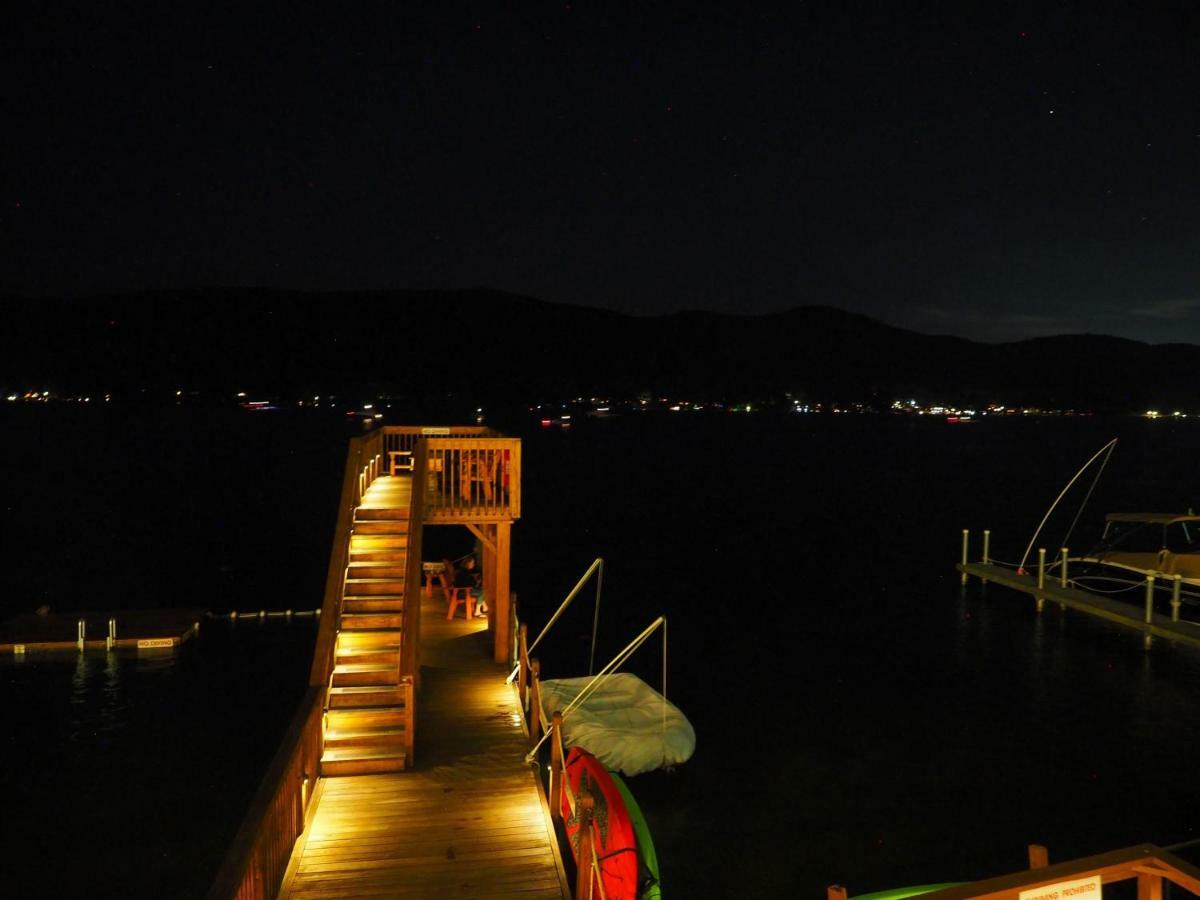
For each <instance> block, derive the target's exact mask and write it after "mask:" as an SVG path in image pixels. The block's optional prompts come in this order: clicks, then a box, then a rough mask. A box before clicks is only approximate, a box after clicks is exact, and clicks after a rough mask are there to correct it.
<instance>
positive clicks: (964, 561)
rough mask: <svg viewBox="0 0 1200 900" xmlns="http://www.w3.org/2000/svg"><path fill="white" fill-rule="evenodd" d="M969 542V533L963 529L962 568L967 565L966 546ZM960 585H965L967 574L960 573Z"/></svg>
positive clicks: (968, 530)
mask: <svg viewBox="0 0 1200 900" xmlns="http://www.w3.org/2000/svg"><path fill="white" fill-rule="evenodd" d="M970 540H971V531H970V529H968V528H964V529H963V543H962V564H963V565H964V566H966V564H967V545H968V544H969V543H970ZM962 583H963V584H966V583H967V573H966V572H965V571H964V572H963V573H962Z"/></svg>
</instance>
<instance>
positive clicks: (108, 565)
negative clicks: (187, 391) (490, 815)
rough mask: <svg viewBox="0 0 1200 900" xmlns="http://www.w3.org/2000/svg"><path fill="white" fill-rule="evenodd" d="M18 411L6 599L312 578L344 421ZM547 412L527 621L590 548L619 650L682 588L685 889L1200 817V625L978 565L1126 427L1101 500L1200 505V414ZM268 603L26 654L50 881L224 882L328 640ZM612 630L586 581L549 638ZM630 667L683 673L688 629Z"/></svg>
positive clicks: (53, 885)
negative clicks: (555, 422)
mask: <svg viewBox="0 0 1200 900" xmlns="http://www.w3.org/2000/svg"><path fill="white" fill-rule="evenodd" d="M4 415H5V417H4V418H3V419H0V426H2V427H3V438H4V440H3V442H2V444H3V450H2V451H0V452H3V454H4V459H3V462H4V467H3V478H4V481H3V482H2V484H3V488H4V491H3V494H2V495H0V512H2V514H3V518H2V524H3V529H4V530H3V544H2V547H0V554H2V558H0V563H2V566H0V609H2V610H3V611H4V612H5V613H6V614H7V613H11V612H16V611H22V610H26V609H29V608H32V607H33V606H36V605H38V604H39V603H43V602H47V603H50V604H51V605H52V606H53V607H56V608H62V609H65V608H71V607H85V606H91V607H97V608H99V607H105V606H112V605H123V606H138V605H145V606H150V605H180V606H191V605H205V606H211V607H214V608H218V609H228V608H230V607H237V608H239V609H256V608H260V607H263V606H265V607H268V608H283V607H288V606H290V607H293V608H297V609H300V608H312V607H314V606H316V605H318V604H319V601H320V594H321V590H322V587H323V578H324V568H325V565H326V561H327V558H328V550H329V548H328V542H329V538H330V535H331V534H332V530H333V513H334V505H335V503H336V496H337V491H338V489H339V487H340V475H341V465H342V461H343V457H344V449H345V444H344V441H345V437H346V435H347V432H345V430H344V426H343V425H342V423H340V422H338V421H336V420H332V419H322V418H318V417H315V416H310V417H300V416H282V415H281V416H279V417H271V416H265V417H258V418H256V417H253V416H249V415H238V414H233V413H197V412H194V411H186V410H181V411H178V414H177V415H168V416H161V415H155V416H153V417H150V416H147V417H145V418H144V419H141V420H131V419H130V417H129V416H127V415H120V416H118V415H116V414H113V413H104V414H89V415H86V416H84V415H76V416H73V417H67V416H62V415H57V416H56V415H55V414H54V413H53V411H51V410H38V411H36V414H33V413H30V414H26V413H22V414H20V415H16V414H11V413H9V414H4ZM523 436H524V437H525V448H524V478H523V484H524V488H525V507H524V516H523V519H522V520H521V522H520V523H518V525H517V526H516V527H515V529H514V549H513V553H514V573H513V587H514V590H516V591H517V592H518V594H519V596H520V605H521V611H522V616H523V617H524V618H525V619H526V620H528V621H529V622H530V624H531V628H532V629H533V630H534V631H536V630H538V629H540V626H541V625H542V624H543V623H544V621H545V620H546V619H547V618H548V617H549V615H550V613H551V612H552V611H553V609H554V608H555V607H556V606H557V604H558V602H559V601H560V600H561V598H562V597H563V596H564V595H565V594H566V593H567V591H568V590H569V589H570V587H571V586H572V585H573V584H574V582H575V580H576V579H577V578H578V576H579V575H580V574H581V573H582V572H583V570H584V569H585V568H586V567H587V565H588V564H589V563H590V562H591V560H592V559H593V558H595V557H596V556H603V557H604V558H605V560H606V570H605V579H604V600H603V610H602V613H601V624H600V633H601V651H600V653H599V654H598V655H599V656H600V657H601V658H603V659H607V657H608V656H609V655H611V654H612V653H613V652H615V651H616V650H617V649H619V648H620V647H621V646H623V645H624V644H625V643H626V642H627V641H628V640H629V639H630V638H632V637H633V636H634V635H635V634H636V633H637V632H638V631H640V630H641V629H642V628H643V627H644V626H645V625H646V624H648V623H649V622H650V621H651V620H652V619H653V618H654V617H655V616H657V615H658V614H659V613H665V614H666V615H667V616H668V617H669V620H670V649H669V677H670V683H669V685H668V693H669V694H670V696H671V698H672V699H673V700H674V701H675V702H676V703H677V704H678V705H679V706H680V707H681V708H682V709H683V710H684V711H685V712H686V713H687V714H688V716H689V717H690V718H691V720H692V722H693V724H694V725H695V727H696V731H697V741H698V742H697V751H696V755H695V757H694V759H693V760H692V761H691V762H690V763H688V764H687V765H686V766H684V767H682V768H681V769H680V771H679V772H678V773H676V774H674V775H666V774H662V773H655V774H652V775H646V776H640V777H638V778H636V779H633V780H632V783H631V787H632V789H633V791H634V793H635V794H636V795H637V796H638V797H639V799H640V800H641V802H642V804H643V806H644V808H645V811H646V813H647V817H648V818H649V820H650V823H651V827H652V830H653V832H654V835H655V838H656V843H657V845H658V850H659V857H660V860H661V861H662V868H663V880H664V885H665V888H666V890H667V893H668V896H674V897H712V896H729V897H741V896H801V895H802V896H814V895H815V896H819V895H820V892H822V891H823V890H824V888H825V886H826V885H827V884H830V883H834V882H841V883H845V884H847V885H848V886H849V887H850V890H851V892H852V893H861V892H865V891H868V890H877V889H882V888H885V887H891V886H896V885H900V884H911V883H916V882H927V881H941V880H957V879H974V878H979V877H984V876H987V875H991V874H996V873H999V872H1004V871H1010V870H1013V869H1017V868H1021V867H1022V866H1023V865H1024V862H1025V845H1026V844H1028V843H1031V842H1038V843H1043V844H1046V845H1047V846H1048V847H1049V848H1050V851H1051V858H1052V859H1064V858H1068V857H1070V856H1077V855H1082V854H1087V853H1092V852H1097V851H1102V850H1107V849H1112V848H1115V847H1118V846H1123V845H1127V844H1132V843H1137V842H1140V841H1154V842H1159V843H1164V844H1169V843H1172V842H1176V841H1181V840H1185V839H1188V838H1190V837H1194V836H1196V834H1197V822H1196V821H1195V819H1196V817H1195V814H1194V813H1193V812H1192V809H1193V807H1194V805H1195V804H1194V802H1193V801H1194V798H1193V790H1192V787H1191V770H1192V768H1193V766H1192V763H1191V755H1192V746H1191V741H1190V738H1191V737H1192V734H1191V732H1192V723H1193V722H1195V721H1197V715H1196V714H1197V712H1198V709H1197V706H1198V704H1197V701H1196V688H1197V687H1198V686H1200V679H1198V676H1200V653H1197V652H1196V651H1193V650H1189V649H1187V648H1183V647H1173V646H1171V645H1169V644H1167V643H1166V642H1159V643H1158V644H1156V645H1155V647H1154V649H1153V650H1152V651H1151V652H1150V653H1148V654H1147V653H1145V652H1143V650H1142V649H1141V642H1140V637H1138V636H1136V635H1134V634H1133V633H1128V632H1125V631H1122V630H1118V629H1116V628H1115V627H1111V626H1107V625H1104V624H1102V623H1098V622H1094V621H1092V620H1089V619H1087V618H1084V617H1081V616H1078V615H1073V614H1070V613H1067V614H1063V613H1062V612H1061V611H1059V610H1058V609H1057V608H1056V607H1050V606H1048V607H1047V611H1046V612H1045V613H1044V614H1043V615H1041V616H1040V617H1039V616H1038V615H1036V614H1035V613H1034V611H1033V608H1032V602H1031V601H1029V600H1027V599H1026V598H1023V597H1021V596H1019V595H1015V594H1013V593H1011V592H1006V591H1003V590H1001V589H997V588H995V587H993V588H991V589H989V590H986V591H985V590H982V589H980V588H979V587H978V586H976V585H971V586H970V587H968V588H967V589H966V590H965V591H964V590H962V589H960V586H959V583H958V578H957V575H956V574H955V573H954V571H953V563H954V562H955V560H956V559H957V557H958V554H959V543H960V539H961V538H960V535H961V529H962V528H964V527H970V528H972V529H974V530H975V532H976V533H978V531H979V530H981V529H982V528H985V527H986V528H991V529H992V531H993V545H992V547H993V555H994V556H996V557H998V558H1001V559H1015V558H1016V557H1018V556H1019V554H1020V552H1021V550H1022V549H1023V547H1024V544H1025V541H1026V540H1028V537H1029V535H1030V533H1031V532H1032V529H1033V527H1034V526H1035V525H1036V524H1037V521H1038V519H1039V518H1040V517H1041V515H1042V513H1043V512H1044V510H1045V508H1046V506H1047V505H1048V504H1049V502H1050V501H1051V500H1052V499H1053V498H1054V496H1055V495H1056V494H1057V492H1058V491H1059V489H1060V488H1061V487H1062V485H1063V484H1065V482H1066V481H1067V480H1068V479H1069V478H1070V477H1071V475H1073V474H1074V472H1075V470H1076V468H1077V467H1078V466H1079V465H1080V464H1082V462H1083V461H1084V460H1085V459H1087V457H1088V456H1090V455H1091V454H1092V453H1094V452H1095V451H1096V450H1097V449H1099V447H1100V446H1101V445H1102V444H1103V443H1104V442H1105V441H1107V440H1108V439H1109V438H1111V437H1113V436H1120V437H1121V439H1122V440H1121V444H1120V446H1119V448H1118V451H1117V453H1116V455H1115V456H1114V457H1113V460H1112V463H1111V464H1110V467H1109V471H1108V473H1107V474H1106V476H1105V479H1104V481H1103V482H1102V483H1101V486H1100V488H1098V489H1097V492H1096V495H1095V497H1094V498H1093V500H1092V502H1091V504H1090V505H1089V507H1088V510H1087V511H1086V512H1085V514H1084V516H1083V519H1082V521H1083V522H1084V523H1085V526H1084V527H1085V528H1086V527H1087V526H1093V525H1094V524H1095V523H1096V522H1098V521H1099V520H1100V519H1101V518H1102V516H1103V513H1104V512H1106V511H1110V510H1117V509H1129V510H1132V509H1182V508H1184V507H1186V506H1188V505H1193V506H1196V507H1200V483H1198V481H1200V479H1197V473H1196V471H1195V466H1194V460H1195V459H1196V455H1197V454H1196V452H1195V451H1196V448H1197V446H1198V445H1200V423H1195V424H1194V423H1192V422H1190V421H1184V422H1148V421H1143V420H1135V419H1130V420H1097V419H1074V420H1049V419H1046V420H1033V421H1028V420H1023V421H995V422H988V421H984V422H978V423H974V424H971V425H968V426H947V425H944V424H941V423H931V422H912V421H898V420H893V419H889V418H874V417H854V418H846V419H841V418H805V419H771V418H767V417H754V416H750V417H729V418H719V419H707V418H680V417H668V418H665V419H647V420H642V419H635V418H625V419H614V420H609V421H604V422H595V423H590V422H588V423H581V425H580V426H577V427H575V428H574V429H573V430H571V431H567V432H561V431H557V430H555V431H540V430H539V431H531V432H530V433H528V434H526V435H523ZM1074 511H1075V504H1074V503H1072V504H1071V505H1070V508H1069V510H1068V511H1067V514H1066V515H1065V518H1064V516H1059V517H1057V518H1058V520H1056V521H1055V522H1053V523H1052V528H1051V531H1050V534H1049V535H1048V537H1047V541H1046V544H1047V546H1050V547H1054V546H1057V545H1058V542H1059V541H1060V540H1061V538H1062V535H1063V532H1064V531H1065V529H1066V527H1067V525H1068V524H1069V521H1070V517H1071V516H1072V515H1073V514H1074ZM264 522H266V523H269V527H267V528H263V527H262V526H263V523H264ZM439 532H442V533H440V534H438V535H437V536H436V537H434V541H435V543H437V544H438V545H440V546H443V547H445V548H447V552H451V551H452V548H454V547H455V546H456V545H457V542H460V541H461V549H462V551H465V550H466V549H468V548H469V546H470V538H469V536H467V534H466V532H465V531H462V530H460V529H444V530H442V529H439ZM431 537H433V536H431ZM429 540H430V538H427V542H429ZM977 541H978V538H977V537H976V542H977ZM1079 542H1083V543H1079ZM1085 543H1086V535H1081V536H1079V537H1078V540H1077V539H1076V537H1074V536H1073V538H1072V544H1073V545H1076V546H1083V545H1084V544H1085ZM977 548H978V544H977V543H976V551H975V552H976V553H977ZM118 601H121V602H119V603H118ZM245 624H248V623H245ZM245 624H243V625H239V626H237V628H236V629H230V628H229V627H228V626H218V625H217V624H216V623H212V625H213V627H211V628H210V627H206V628H205V629H204V630H203V631H202V635H201V639H200V641H199V642H198V643H196V644H195V645H194V646H193V647H190V648H187V649H186V650H185V651H184V652H183V653H181V654H179V655H178V656H177V657H176V658H175V659H174V660H173V661H172V660H166V661H162V660H147V659H138V658H136V657H112V658H109V657H106V656H105V655H104V654H98V655H95V656H93V655H89V656H87V657H86V658H85V659H84V660H83V661H82V662H81V661H80V660H78V659H76V658H74V657H72V658H70V659H67V658H61V659H59V660H55V661H41V660H31V661H29V662H27V663H25V664H14V663H12V662H5V663H4V664H3V665H0V685H2V688H0V690H3V696H4V700H5V704H4V705H5V709H6V710H8V711H9V721H8V723H7V727H6V728H5V732H4V738H3V740H2V743H0V746H2V747H3V750H2V751H0V756H2V761H3V768H2V770H0V779H3V781H2V782H0V786H2V787H3V790H4V794H5V797H6V805H7V807H8V809H7V811H6V814H5V816H4V819H3V821H4V823H5V825H4V830H5V846H6V848H12V852H6V854H5V856H6V859H5V869H6V870H7V871H8V872H15V875H14V876H12V877H15V878H16V879H17V881H16V883H17V884H21V885H24V886H26V890H24V891H23V893H25V894H30V893H35V894H36V893H38V891H36V890H32V888H30V886H31V885H35V884H36V880H35V879H36V878H38V877H42V876H45V877H47V878H48V879H49V880H48V881H47V882H45V883H44V886H45V890H44V891H43V892H42V895H44V896H58V895H62V894H64V893H70V892H71V890H69V889H68V887H67V886H68V885H70V884H72V883H78V873H79V872H80V871H86V872H88V873H89V879H88V881H89V884H91V885H95V884H99V885H104V886H106V887H105V888H101V889H99V890H93V889H91V888H90V887H89V889H88V892H89V893H91V894H93V895H96V896H100V895H104V894H105V893H111V894H112V895H126V896H137V895H142V896H197V895H202V894H203V891H204V888H205V886H206V885H207V883H208V880H209V879H210V878H211V875H212V873H213V871H214V870H215V866H216V865H217V863H218V862H219V860H220V857H221V854H222V853H223V851H224V849H225V846H226V845H227V844H228V840H229V838H230V837H232V834H233V832H234V831H235V830H236V828H237V825H238V822H239V820H240V818H241V815H242V813H243V812H244V810H245V807H246V804H247V803H248V801H249V798H250V795H251V794H252V793H253V790H254V787H255V786H256V785H257V782H258V779H259V778H260V777H261V774H262V771H263V770H264V769H265V766H266V763H267V760H269V758H270V754H271V752H273V750H274V746H275V744H276V743H277V741H278V737H279V735H280V734H281V732H282V730H283V727H284V725H285V724H286V722H287V720H288V719H289V718H290V716H291V713H292V711H293V709H294V706H295V703H296V701H297V700H298V698H299V696H300V694H301V693H302V691H303V686H304V681H305V673H306V671H307V666H308V662H309V658H310V654H311V646H312V627H311V624H310V623H297V624H294V625H292V626H290V627H289V626H285V625H283V624H282V623H280V624H268V625H265V626H261V627H259V626H255V625H250V626H249V627H245ZM590 628H591V610H590V608H589V607H588V606H587V605H586V604H585V603H584V602H583V600H582V599H581V600H580V601H578V602H577V606H576V608H575V609H573V610H572V611H571V612H570V613H568V615H567V616H565V617H564V619H563V620H562V621H561V622H560V624H559V625H557V626H556V627H555V630H554V631H553V632H552V634H551V636H550V637H549V638H548V639H547V644H546V645H545V646H544V647H543V648H540V649H539V651H538V654H537V655H539V656H540V657H541V658H542V660H543V664H544V665H543V671H544V672H546V674H547V675H549V676H551V677H553V676H558V675H563V676H565V675H577V674H582V673H583V672H585V671H586V668H587V654H588V644H587V638H588V634H589V633H590ZM632 667H633V669H634V670H635V671H637V672H638V673H639V674H641V675H642V676H643V677H644V678H646V680H648V681H650V682H651V683H652V684H657V683H658V681H659V679H660V678H661V651H660V650H659V648H658V647H657V646H653V647H651V646H647V647H646V648H645V649H644V650H643V651H641V653H640V654H639V656H638V657H637V658H635V661H634V663H633V666H632ZM47 873H49V874H47ZM71 873H74V874H71ZM116 885H120V887H115V886H116ZM107 886H114V887H113V889H112V890H111V891H108V890H107ZM164 886H169V887H164Z"/></svg>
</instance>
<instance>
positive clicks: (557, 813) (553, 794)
mask: <svg viewBox="0 0 1200 900" xmlns="http://www.w3.org/2000/svg"><path fill="white" fill-rule="evenodd" d="M551 723H552V724H551V728H552V729H553V730H552V731H551V733H550V815H551V816H552V817H553V818H554V819H556V820H557V819H561V818H562V778H563V756H562V710H560V709H556V710H555V711H554V715H553V716H552V717H551Z"/></svg>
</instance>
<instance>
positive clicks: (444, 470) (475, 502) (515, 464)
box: [420, 437, 521, 523]
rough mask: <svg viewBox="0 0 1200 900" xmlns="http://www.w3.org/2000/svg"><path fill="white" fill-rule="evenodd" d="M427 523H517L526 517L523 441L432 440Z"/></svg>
mask: <svg viewBox="0 0 1200 900" xmlns="http://www.w3.org/2000/svg"><path fill="white" fill-rule="evenodd" d="M420 444H424V447H425V451H426V454H427V458H426V461H425V466H426V473H427V476H428V480H427V483H426V487H425V492H426V507H427V512H426V521H429V522H443V523H444V522H452V521H461V520H466V519H469V520H471V521H475V522H479V521H488V520H494V521H511V520H513V519H519V518H520V517H521V440H520V438H502V437H428V438H425V439H424V440H423V441H421V442H420Z"/></svg>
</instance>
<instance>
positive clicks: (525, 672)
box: [517, 622, 529, 709]
mask: <svg viewBox="0 0 1200 900" xmlns="http://www.w3.org/2000/svg"><path fill="white" fill-rule="evenodd" d="M517 645H518V647H519V650H518V652H517V665H519V666H520V675H519V677H518V680H517V693H518V694H519V695H520V697H521V709H525V692H526V691H527V690H528V689H529V688H528V681H529V626H528V625H526V624H525V623H524V622H522V623H521V632H520V634H519V635H518V637H517Z"/></svg>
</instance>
